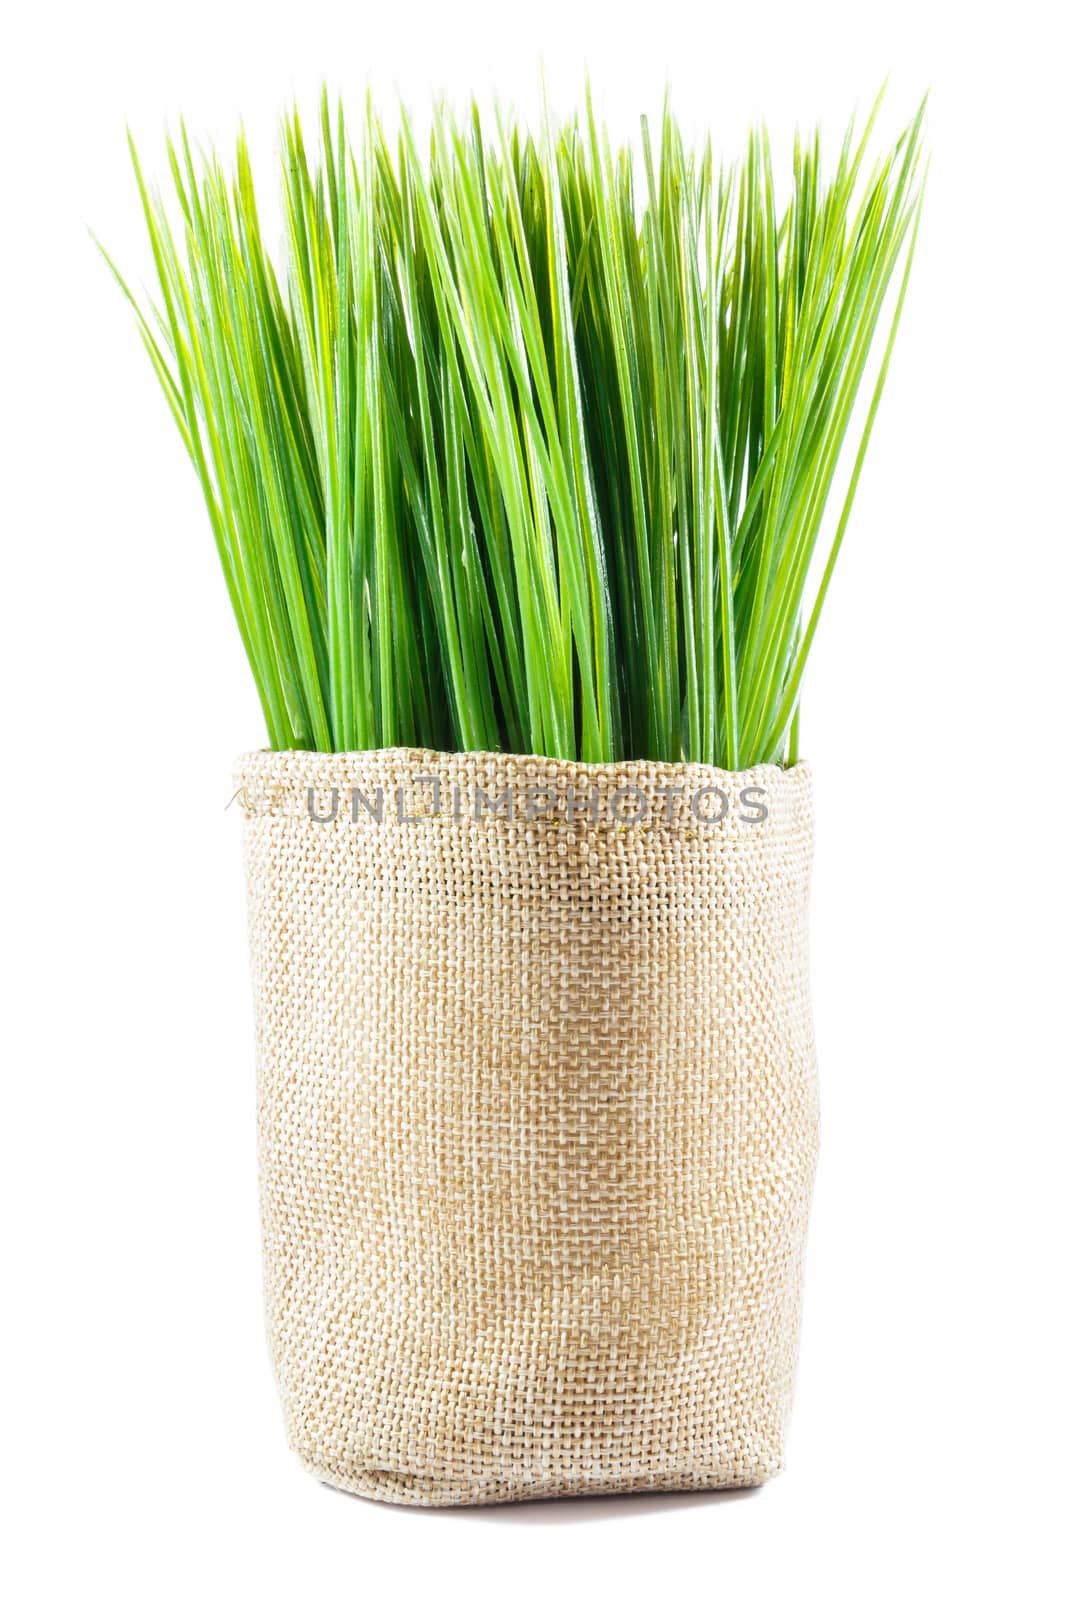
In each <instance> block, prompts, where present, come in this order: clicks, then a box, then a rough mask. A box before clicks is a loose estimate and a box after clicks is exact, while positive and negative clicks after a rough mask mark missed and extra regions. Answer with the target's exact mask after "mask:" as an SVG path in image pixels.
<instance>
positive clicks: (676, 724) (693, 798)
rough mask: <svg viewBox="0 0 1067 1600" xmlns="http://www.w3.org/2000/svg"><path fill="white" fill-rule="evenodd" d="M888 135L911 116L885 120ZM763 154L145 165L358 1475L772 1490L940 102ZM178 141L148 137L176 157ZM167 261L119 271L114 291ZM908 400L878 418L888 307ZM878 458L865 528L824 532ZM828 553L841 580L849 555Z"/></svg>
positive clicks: (313, 1394)
mask: <svg viewBox="0 0 1067 1600" xmlns="http://www.w3.org/2000/svg"><path fill="white" fill-rule="evenodd" d="M876 109H877V108H876ZM873 124H874V115H873V113H872V117H871V119H870V120H869V121H868V122H867V124H866V126H865V127H864V128H863V130H862V133H861V134H860V136H859V137H858V139H857V138H855V137H854V136H853V135H852V133H851V132H850V134H849V136H848V138H846V140H845V142H844V145H843V147H842V149H841V152H840V154H839V155H838V156H837V158H836V160H834V161H833V162H828V161H827V159H826V156H825V152H824V151H823V150H822V148H821V147H820V144H819V141H818V139H817V138H816V139H814V140H812V141H811V142H810V143H808V144H802V143H801V142H800V141H799V140H798V142H797V144H796V148H795V152H794V158H793V170H792V175H791V184H790V191H789V196H788V200H787V201H786V203H785V204H784V205H783V204H780V203H779V202H778V201H777V200H776V194H775V189H774V186H773V183H772V170H771V156H770V150H769V142H768V139H767V136H766V134H765V133H764V134H758V133H756V134H753V135H752V136H751V138H750V140H749V142H748V147H747V151H746V153H745V156H744V159H743V160H742V161H741V162H740V163H739V164H738V165H737V166H734V167H730V168H724V167H723V166H722V165H721V164H720V163H719V162H718V161H717V160H716V159H714V158H713V155H712V151H711V148H710V145H708V146H705V147H704V148H703V149H702V150H698V151H695V152H694V151H692V150H691V149H690V148H688V147H687V146H686V144H685V143H684V142H683V139H682V137H681V134H680V132H679V130H678V127H677V125H676V123H675V121H674V119H673V117H672V115H671V113H670V111H669V109H668V110H666V111H665V113H664V116H663V120H662V126H661V129H660V134H659V139H658V148H654V146H653V140H652V138H651V135H650V132H649V128H648V126H647V124H646V123H644V122H643V123H642V126H641V137H640V141H639V145H638V149H637V152H636V154H635V153H634V152H633V151H631V149H630V148H628V147H624V148H623V149H621V150H613V149H612V148H611V147H610V146H609V143H608V139H607V136H606V134H605V133H604V132H603V131H602V130H601V129H600V127H599V126H598V125H597V122H596V119H595V117H594V115H593V111H592V107H591V104H590V106H589V107H588V108H587V111H586V112H585V113H584V114H583V115H582V116H580V117H576V118H574V119H573V120H571V121H569V122H566V123H564V124H563V125H562V126H553V125H552V124H551V123H550V122H549V120H548V118H547V116H546V118H545V121H544V125H543V126H542V127H541V129H540V130H539V131H538V132H537V133H536V134H529V133H527V132H525V131H523V130H522V129H520V128H518V127H517V126H515V125H514V124H513V123H512V122H510V121H508V120H506V119H505V118H504V117H503V116H500V115H498V117H497V120H496V123H495V125H494V127H493V129H492V131H491V132H490V131H488V130H486V129H485V128H483V125H482V120H481V118H480V116H479V113H478V111H477V109H476V108H472V109H471V111H470V113H469V116H468V117H467V118H466V120H464V121H463V122H460V121H458V120H457V119H456V118H455V117H454V116H453V115H452V114H450V113H449V112H448V111H446V110H444V109H441V110H439V111H438V113H437V115H436V119H435V122H434V127H433V137H432V142H431V143H430V146H429V150H428V151H425V150H423V149H422V148H421V147H420V145H419V143H418V141H417V140H416V138H415V135H414V133H413V131H412V128H411V126H410V124H409V122H408V121H407V119H406V118H405V119H404V120H403V123H402V127H401V131H400V133H399V137H398V139H397V140H396V142H395V143H393V144H391V143H390V142H389V141H388V140H387V139H386V137H385V135H384V134H383V132H382V130H381V128H380V126H379V124H378V122H377V121H376V119H375V118H374V116H373V114H372V113H371V112H370V111H368V115H367V119H366V123H365V126H364V128H363V130H362V132H361V135H360V137H359V139H358V140H355V141H351V140H350V139H349V136H348V134H347V132H346V127H345V123H344V119H343V114H342V112H341V110H340V108H338V109H337V110H336V111H332V110H331V108H330V106H329V104H328V103H327V101H326V99H325V97H324V99H323V105H322V113H321V127H320V152H319V154H318V156H317V157H316V158H311V157H309V155H308V151H307V146H306V144H305V138H304V133H303V130H302V128H301V124H300V121H299V118H298V116H297V114H296V113H295V112H294V113H293V114H292V115H290V117H289V118H288V120H287V121H286V123H285V125H284V149H283V162H282V171H283V195H284V219H285V266H284V270H282V271H279V270H278V269H276V267H275V265H274V259H273V257H272V254H271V252H270V251H269V250H268V248H267V246H266V244H265V242H264V239H263V233H262V230H261V226H260V220H259V214H258V211H257V203H256V193H255V188H254V185H253V179H252V173H251V166H250V162H249V156H248V151H247V149H246V147H245V144H244V142H243V140H242V141H241V142H240V143H239V144H238V148H237V157H236V165H235V168H234V170H233V172H232V173H227V172H226V171H224V169H223V167H222V166H221V165H220V163H219V162H218V160H217V159H216V158H215V156H214V155H211V154H208V155H198V154H195V153H194V152H193V149H192V147H191V145H190V143H189V140H188V139H187V137H186V135H185V133H184V130H183V131H182V133H181V135H180V137H179V138H178V139H177V140H176V141H174V142H173V143H172V145H171V147H170V165H171V172H172V177H173V182H174V188H175V191H176V198H177V213H176V220H173V221H172V220H171V212H170V211H169V210H168V208H167V207H166V206H165V205H164V203H163V201H162V200H161V199H160V198H159V197H158V196H157V195H156V194H155V193H154V192H151V191H150V190H149V188H148V186H147V185H146V183H145V181H144V179H143V177H142V174H141V169H140V166H139V164H138V161H137V156H136V152H134V164H135V168H136V172H137V178H138V182H139V184H140V191H141V196H142V200H143V205H144V214H145V219H146V221H147V225H148V231H149V236H150V239H151V245H152V251H153V257H154V262H155V268H156V272H157V274H158V280H159V293H158V299H157V302H156V305H155V306H154V307H153V306H147V305H146V306H144V307H143V308H142V307H141V305H140V304H139V303H138V301H137V300H136V299H135V297H134V296H132V295H131V297H130V298H131V300H132V301H133V302H134V305H135V307H136V313H137V317H138V320H139V326H140V331H141V335H142V337H143V340H144V343H145V346H146V348H147V351H148V354H149V357H150V359H151V362H152V365H153V367H154V368H155V371H156V374H157V377H158V378H159V380H160V383H161V385H162V388H163V392H164V395H165V397H166V399H167V402H168V404H169V406H170V409H171V412H172V413H173V416H174V418H175V421H176V423H177V425H178V429H179V431H180V433H181V436H182V439H183V441H184V443H185V446H186V448H187V450H188V452H189V455H190V457H191V459H192V461H193V464H194V467H195V469H196V471H197V473H198V475H199V478H200V482H201V484H202V487H203V492H204V498H205V502H206V505H207V510H208V515H209V520H210V523H211V527H212V530H213V532H214V536H215V540H216V544H217V547H218V552H219V556H220V559H221V563H222V567H223V572H224V575H225V579H226V583H227V585H228V589H229V594H230V598H231V601H232V603H233V609H234V613H235V615H236V618H237V623H238V626H239V628H240V632H241V637H242V640H243V643H244V646H245V650H246V652H247V655H248V659H249V663H250V665H251V668H252V671H253V674H254V676H255V680H256V684H257V687H258V690H259V694H260V699H261V701H262V705H263V711H264V717H265V720H266V725H267V731H268V735H269V742H270V750H269V751H266V752H261V753H256V754H252V755H249V756H247V757H245V758H244V759H243V760H242V761H241V762H240V763H239V766H238V774H237V783H238V791H239V795H240V802H241V807H242V810H243V812H244V816H245V819H246V820H245V835H246V847H247V866H248V891H249V913H250V930H251V946H252V958H253V978H254V988H255V1001H256V1026H257V1044H258V1063H259V1067H258V1073H259V1075H258V1118H259V1150H260V1172H261V1202H262V1221H263V1237H264V1256H265V1281H266V1303H267V1321H268V1329H269V1338H270V1346H271V1352H272V1358H273V1362H274V1368H275V1372H276V1375H277V1379H278V1383H279V1387H280V1390H281V1395H282V1400H283V1406H284V1412H285V1418H286V1425H287V1428H288V1432H289V1437H290V1440H291V1443H292V1444H293V1446H294V1448H295V1449H296V1450H297V1451H298V1452H299V1454H300V1455H301V1457H302V1459H303V1460H304V1461H305V1462H306V1464H307V1465H308V1466H309V1467H310V1468H311V1469H312V1470H313V1471H314V1472H315V1473H316V1474H317V1475H318V1476H320V1477H321V1478H323V1479H325V1480H327V1481H329V1482H331V1483H334V1484H338V1485H340V1486H342V1487H344V1488H348V1489H353V1490H356V1491H358V1492H360V1493H363V1494H367V1495H371V1496H374V1497H377V1498H382V1499H389V1500H397V1501H412V1502H421V1503H430V1504H445V1503H456V1502H471V1501H493V1500H514V1499H521V1498H532V1497H539V1496H548V1495H569V1494H583V1493H593V1492H604V1491H621V1490H632V1489H644V1488H682V1487H714V1486H726V1485H741V1484H754V1483H759V1482H762V1481H763V1480H764V1479H766V1478H767V1477H769V1476H771V1475H772V1474H773V1473H775V1472H776V1471H777V1470H778V1469H779V1467H780V1465H781V1459H782V1441H783V1435H784V1430H785V1426H786V1422H787V1418H788V1413H789V1408H790V1402H791V1395H792V1389H793V1381H794V1373H795V1365H796V1349H797V1334H798V1319H799V1306H800V1282H801V1272H802V1263H803V1251H804V1240H805V1231H806V1224H807V1215H808V1206H809V1200H810V1193H811V1185H812V1180H813V1174H814V1167H815V1158H816V1146H817V1127H818V1112H817V1099H816V1082H815V1063H814V1051H813V1042H812V1028H811V1018H810V1008H809V1001H808V977H807V945H806V917H807V896H808V880H809V872H810V862H811V847H812V801H811V774H810V771H809V769H808V767H807V766H806V765H805V764H804V763H803V762H801V761H800V760H799V735H798V704H799V694H800V688H801V682H802V679H803V674H804V668H805V664H806V662H807V659H808V655H809V651H810V648H811V644H812V640H813V637H814V633H815V630H816V626H817V624H818V621H819V616H820V614H821V611H822V606H823V602H824V599H825V595H826V590H827V585H828V583H829V580H830V577H831V574H832V572H833V569H834V564H835V562H836V559H837V555H838V551H839V549H840V546H841V541H842V537H843V535H844V532H845V528H846V525H847V523H848V521H849V516H850V512H851V510H852V505H853V500H854V496H855V492H856V486H857V481H858V478H859V475H860V471H861V468H862V465H863V460H864V456H865V453H866V449H867V444H868V440H869V437H870V432H871V427H872V424H873V422H874V417H875V413H876V411H877V408H878V403H879V400H880V397H881V393H882V387H883V383H884V380H885V376H886V370H887V367H888V363H889V359H890V355H891V351H892V347H893V340H894V337H895V334H896V329H897V323H898V320H899V317H900V312H901V306H902V303H903V298H904V292H905V289H906V286H907V280H908V274H909V271H910V267H911V259H912V252H913V249H914V242H915V233H916V228H917V224H918V217H919V208H920V199H921V181H920V172H919V165H920V139H921V125H922V111H921V110H920V112H919V114H918V115H917V116H916V118H915V119H914V121H913V122H912V123H911V124H910V125H909V127H908V128H907V129H906V130H905V131H904V133H903V135H902V137H901V138H900V140H899V141H898V142H897V143H896V144H895V145H894V146H893V148H892V149H891V150H890V151H889V153H888V154H887V155H885V156H884V157H882V158H874V157H873V156H872V154H871V145H872V129H873ZM131 149H132V145H131ZM120 281H121V280H120ZM894 283H896V284H897V287H896V289H895V308H894V309H893V311H892V313H891V315H890V317H889V323H888V330H887V331H883V336H882V337H881V340H880V356H879V364H878V366H877V371H876V376H875V378H874V382H873V387H872V388H871V389H870V393H869V395H865V398H864V408H865V409H864V411H863V413H862V414H861V415H859V416H857V417H856V419H855V426H854V427H851V428H850V424H852V423H853V420H854V411H855V408H856V403H857V397H858V396H859V394H860V389H861V380H862V379H863V376H864V373H865V371H867V370H868V363H869V357H870V355H871V351H872V348H873V347H874V345H875V340H876V334H877V331H878V329H879V327H880V326H883V328H884V319H883V317H882V313H883V309H884V306H885V302H886V299H887V296H889V294H890V290H891V285H893V284H894ZM843 454H847V455H848V456H849V458H850V464H849V465H848V468H847V470H848V473H849V476H848V478H847V480H845V491H844V497H843V502H842V505H841V509H840V512H839V515H838V519H837V522H836V526H835V527H834V528H833V529H832V530H827V533H828V535H829V537H828V542H825V543H822V544H820V542H819V535H820V530H822V527H823V520H824V512H825V510H826V507H827V502H828V498H829V495H830V491H831V485H832V483H833V482H834V481H835V479H836V477H837V475H838V474H839V472H840V471H841V469H842V463H841V457H842V455H843ZM813 569H814V570H813Z"/></svg>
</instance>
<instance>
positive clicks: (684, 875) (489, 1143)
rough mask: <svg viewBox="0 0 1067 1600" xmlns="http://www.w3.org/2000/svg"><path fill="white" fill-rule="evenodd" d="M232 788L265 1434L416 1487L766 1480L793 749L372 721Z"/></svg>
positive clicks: (789, 1312)
mask: <svg viewBox="0 0 1067 1600" xmlns="http://www.w3.org/2000/svg"><path fill="white" fill-rule="evenodd" d="M237 782H238V786H239V793H240V798H241V804H242V808H243V811H244V814H245V818H246V821H245V833H246V860H247V870H248V893H249V916H250V932H251V946H252V963H253V979H254V988H255V1004H256V1025H257V1038H258V1055H259V1078H258V1085H259V1089H258V1116H259V1152H260V1175H261V1203H262V1219H263V1244H264V1260H265V1279H266V1305H267V1324H268V1330H269V1340H270V1349H271V1355H272V1359H273V1363H274V1370H275V1373H276V1375H277V1380H278V1385H279V1389H280V1391H281V1397H282V1404H283V1408H284V1413H285V1420H286V1427H287V1430H288V1435H289V1439H290V1443H291V1444H292V1447H293V1449H294V1450H296V1451H297V1453H298V1454H299V1455H300V1457H301V1459H302V1460H303V1461H304V1462H305V1464H306V1465H307V1466H308V1467H309V1468H310V1470H311V1471H312V1472H314V1473H315V1474H316V1475H317V1476H318V1477H320V1478H323V1479H325V1480H326V1481H327V1482H329V1483H332V1484H336V1485H338V1486H340V1487H342V1488H346V1489H351V1490H355V1491H356V1492H358V1493H360V1494H364V1495H370V1496H373V1497H374V1498H377V1499H383V1500H394V1501H408V1502H415V1503H420V1504H433V1505H445V1504H455V1503H463V1502H477V1501H483V1502H485V1501H494V1500H519V1499H532V1498H537V1497H542V1496H558V1495H575V1494H597V1493H605V1492H612V1491H622V1490H636V1489H682V1488H709V1487H726V1486H730V1485H741V1484H756V1483H760V1482H762V1481H763V1480H764V1479H766V1478H769V1477H771V1476H772V1475H773V1474H774V1473H776V1472H778V1471H779V1469H780V1467H781V1465H782V1441H783V1433H784V1430H785V1426H786V1422H787V1419H788V1414H789V1410H790V1403H791V1398H792V1391H793V1380H794V1373H795V1367H796V1355H797V1334H798V1319H799V1307H800V1284H801V1271H802V1260H803V1251H804V1238H805V1230H806V1226H807V1217H808V1206H809V1200H810V1195H811V1187H812V1179H813V1174H814V1168H815V1158H816V1146H817V1137H818V1131H817V1129H818V1113H817V1099H816V1080H815V1061H814V1050H813V1041H812V1029H811V1020H810V1007H809V998H808V977H807V903H808V881H809V873H810V864H811V847H812V823H811V780H810V773H809V771H808V769H807V768H806V767H805V766H799V767H796V768H794V769H793V770H791V771H789V772H781V771H779V770H778V769H776V768H771V767H760V768H756V769H753V770H752V771H749V772H744V773H726V772H720V771H717V770H715V769H712V768H708V767H692V766H659V765H655V764H646V763H627V764H625V765H621V766H613V767H603V766H586V765H581V764H570V763H566V762H561V761H546V760H541V759H539V758H537V759H534V758H530V757H514V756H502V755H440V754H435V753H432V752H427V751H410V750H386V751H375V752H372V753H369V754H357V755H336V756H333V755H315V754H305V753H295V754H283V755H270V754H261V755H253V756H249V757H247V758H246V759H244V760H243V761H242V762H241V763H240V765H239V769H238V774H237ZM309 791H310V806H309ZM594 795H595V798H594ZM509 796H510V800H509V799H508V797H509ZM494 806H495V808H493V807H494ZM311 812H314V816H312V815H311ZM509 812H510V815H509ZM761 813H762V814H761ZM638 819H639V820H638ZM715 819H718V820H715Z"/></svg>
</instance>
